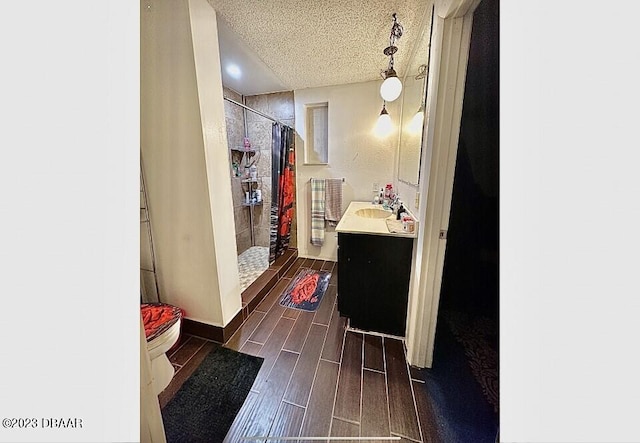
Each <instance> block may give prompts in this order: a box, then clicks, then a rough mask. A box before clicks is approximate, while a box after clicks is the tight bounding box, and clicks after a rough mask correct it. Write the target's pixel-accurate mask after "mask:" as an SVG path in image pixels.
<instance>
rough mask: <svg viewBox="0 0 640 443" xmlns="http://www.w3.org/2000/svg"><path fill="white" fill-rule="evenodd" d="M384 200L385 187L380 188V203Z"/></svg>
mask: <svg viewBox="0 0 640 443" xmlns="http://www.w3.org/2000/svg"><path fill="white" fill-rule="evenodd" d="M383 200H384V188H380V192H378V204H382V203H383Z"/></svg>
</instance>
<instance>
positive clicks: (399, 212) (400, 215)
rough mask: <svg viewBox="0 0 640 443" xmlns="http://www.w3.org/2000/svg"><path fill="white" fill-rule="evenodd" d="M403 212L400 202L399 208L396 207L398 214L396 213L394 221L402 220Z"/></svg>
mask: <svg viewBox="0 0 640 443" xmlns="http://www.w3.org/2000/svg"><path fill="white" fill-rule="evenodd" d="M403 212H405V210H404V206H403V205H402V202H400V206H398V212H396V220H400V219H402V213H403Z"/></svg>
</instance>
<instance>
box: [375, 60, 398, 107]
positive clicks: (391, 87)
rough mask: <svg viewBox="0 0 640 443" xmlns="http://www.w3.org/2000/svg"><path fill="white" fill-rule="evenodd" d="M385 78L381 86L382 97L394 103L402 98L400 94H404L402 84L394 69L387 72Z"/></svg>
mask: <svg viewBox="0 0 640 443" xmlns="http://www.w3.org/2000/svg"><path fill="white" fill-rule="evenodd" d="M384 77H385V79H384V81H383V82H382V85H380V96H381V97H382V99H383V100H385V101H388V102H392V101H394V100H395V99H397V98H398V97H400V93H401V92H402V82H401V81H400V79H399V78H398V74H396V71H395V70H394V69H393V68H391V69H388V70H386V71H385V73H384Z"/></svg>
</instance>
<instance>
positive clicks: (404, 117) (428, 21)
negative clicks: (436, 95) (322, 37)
mask: <svg viewBox="0 0 640 443" xmlns="http://www.w3.org/2000/svg"><path fill="white" fill-rule="evenodd" d="M434 14H435V5H434V4H433V3H432V5H431V7H429V8H427V11H426V12H425V19H423V22H422V24H421V29H420V36H419V38H418V41H421V40H422V39H424V38H425V37H426V36H425V34H427V32H426V31H427V28H428V39H429V40H428V50H427V58H426V61H425V63H420V65H423V64H424V65H426V68H425V69H426V72H425V78H424V80H423V83H422V88H421V89H422V92H421V103H425V105H426V102H427V91H428V88H429V67H430V65H431V63H430V62H431V39H432V37H433V16H434ZM418 47H419V44H416V47H415V48H414V50H413V52H412V54H411V57H410V58H409V63H408V65H407V66H409V67H411V66H412V65H413V61H414V59H415V58H416V57H417V56H418V53H417V48H418ZM417 74H418V73H416V72H409V71H407V72H405V74H404V76H403V78H402V83H403V85H407V79H412V78H413V77H416V76H417ZM412 80H413V79H412ZM405 92H406V90H405V91H403V94H402V103H401V105H400V124H399V127H398V164H397V177H398V180H399V181H401V182H402V183H404V184H406V185H409V186H413V187H415V188H418V187H419V186H420V166H421V163H422V149H423V148H424V141H425V140H424V128H425V125H426V121H427V115H426V109H425V116H424V119H423V121H422V130H421V134H420V142H419V144H420V146H419V148H418V158H417V174H416V180H415V183H414V182H412V181H410V180H407V179H406V178H403V177H402V174H401V169H400V166H401V160H402V135H403V132H404V128H405V127H406V125H407V123H408V122H409V121H410V119H411V118H412V117H413V115H414V114H408V112H413V110H408V109H406V107H405ZM405 111H408V112H405Z"/></svg>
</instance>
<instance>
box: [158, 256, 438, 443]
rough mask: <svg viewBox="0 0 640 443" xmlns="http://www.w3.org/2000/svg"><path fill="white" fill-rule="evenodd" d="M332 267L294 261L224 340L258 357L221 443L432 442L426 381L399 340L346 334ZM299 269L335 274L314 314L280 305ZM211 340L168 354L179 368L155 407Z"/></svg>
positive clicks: (433, 431) (187, 343) (192, 340)
mask: <svg viewBox="0 0 640 443" xmlns="http://www.w3.org/2000/svg"><path fill="white" fill-rule="evenodd" d="M334 265H335V263H334V262H329V261H322V260H315V261H314V260H311V259H303V258H298V259H297V260H296V262H295V263H294V264H293V265H292V266H291V268H290V269H289V271H288V272H287V273H286V274H285V275H284V276H283V278H281V279H280V280H279V281H278V283H277V284H276V286H274V287H273V289H272V290H271V291H270V292H269V294H268V295H267V296H266V297H265V298H264V300H262V302H261V303H260V304H259V305H258V306H257V307H256V310H255V311H254V312H252V313H251V314H250V315H249V317H248V318H247V320H246V321H245V322H244V324H243V325H242V326H241V327H240V328H239V329H238V331H237V332H236V333H235V334H234V335H233V336H232V337H231V338H230V339H229V341H228V342H227V343H226V344H225V346H226V347H228V348H231V349H234V350H237V351H240V352H244V353H247V354H251V355H256V356H259V357H262V358H264V363H263V364H262V367H261V369H260V372H259V373H258V376H257V378H256V380H255V383H254V384H253V387H252V389H251V392H250V393H249V395H248V397H247V399H246V401H245V402H244V405H243V406H242V408H241V409H240V412H239V413H238V415H237V416H236V418H235V421H234V423H233V425H232V426H231V429H230V430H229V433H228V434H227V437H226V439H225V442H240V441H249V440H242V437H248V436H269V437H299V436H300V437H303V438H301V439H299V440H298V441H299V442H305V441H307V440H305V439H304V437H328V436H333V437H391V436H395V437H401V441H405V442H412V441H413V442H425V443H426V442H432V441H437V440H438V436H437V431H436V428H435V421H434V417H433V412H432V408H431V402H430V399H429V398H427V394H426V391H425V390H424V389H423V386H419V385H418V384H419V383H423V382H422V381H421V380H419V379H417V378H413V377H412V373H415V371H410V370H409V367H408V366H407V362H406V358H405V351H404V346H403V343H402V341H400V340H396V339H392V338H386V337H385V338H383V337H379V336H374V335H368V334H362V333H359V332H354V331H347V330H346V319H345V318H344V317H341V316H340V314H339V312H338V309H337V300H336V294H337V268H336V269H334ZM300 267H310V268H313V269H326V270H330V271H332V277H331V281H330V284H329V287H328V289H327V292H326V293H325V295H324V297H323V299H322V301H321V303H320V306H319V307H318V309H317V310H316V311H315V312H305V311H299V310H295V309H289V308H285V307H283V306H281V305H280V304H279V300H280V296H281V295H282V292H283V291H284V290H285V289H286V287H287V286H288V284H289V282H290V281H291V278H292V277H293V276H294V275H295V273H296V272H297V270H298V268H300ZM211 346H213V344H212V343H210V342H207V341H206V340H204V339H201V338H198V337H188V338H187V340H185V341H183V344H182V345H181V346H180V347H179V348H178V349H177V350H175V351H173V352H172V353H171V355H170V356H169V359H170V360H171V362H172V363H173V364H174V366H176V369H178V370H177V372H176V375H175V377H174V380H173V381H172V383H171V384H170V385H169V387H168V388H167V389H166V390H165V391H164V392H163V393H162V394H161V395H160V403H161V407H164V405H166V403H167V402H168V401H169V400H170V398H171V397H173V395H174V394H175V392H176V391H177V390H178V389H179V387H180V385H182V383H183V382H184V380H185V379H186V378H187V377H188V376H189V375H190V374H191V373H192V372H193V370H195V368H196V367H197V365H198V364H199V363H200V362H201V361H202V359H203V358H204V356H205V355H206V353H207V352H208V351H209V350H210V349H211V348H210V347H211ZM208 347H209V348H208ZM253 441H261V440H253ZM269 441H276V440H269ZM343 441H346V440H343Z"/></svg>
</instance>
